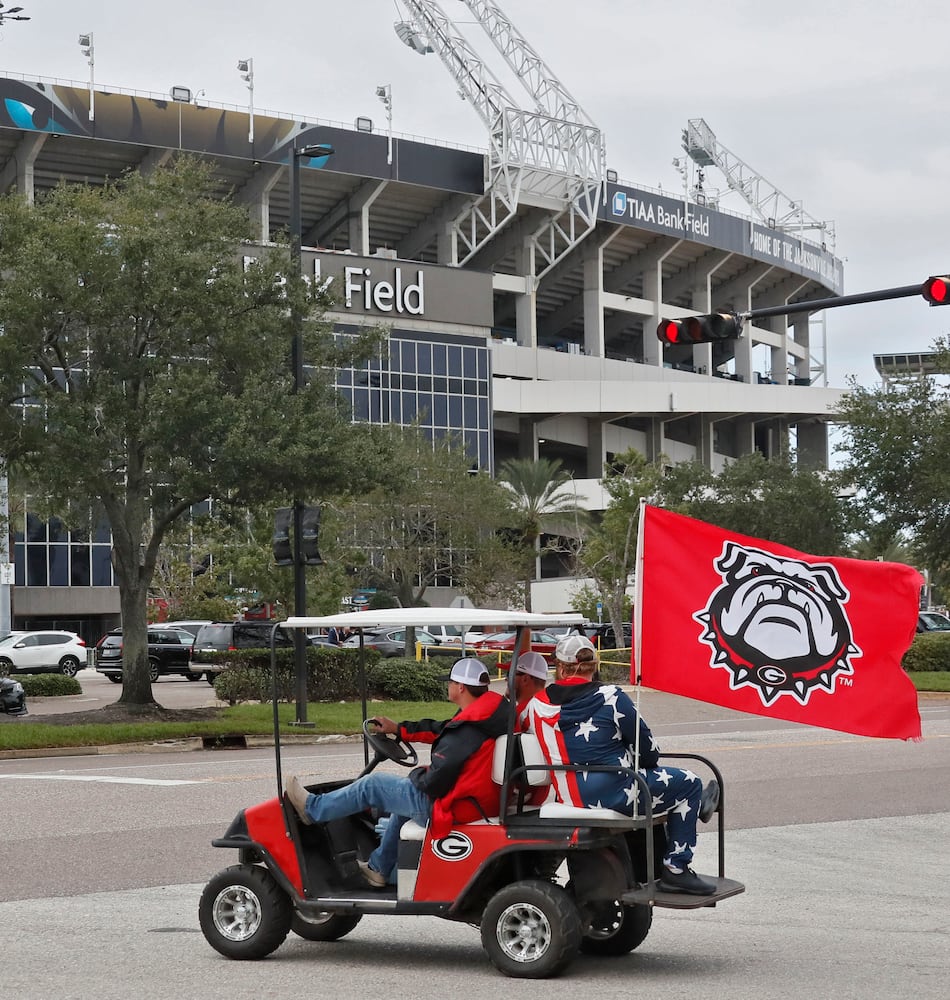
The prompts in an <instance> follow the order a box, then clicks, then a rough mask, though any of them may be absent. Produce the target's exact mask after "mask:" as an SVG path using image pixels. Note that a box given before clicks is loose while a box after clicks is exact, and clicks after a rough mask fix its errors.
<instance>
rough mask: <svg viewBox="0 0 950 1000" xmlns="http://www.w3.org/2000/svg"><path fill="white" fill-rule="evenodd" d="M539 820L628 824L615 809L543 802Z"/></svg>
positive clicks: (624, 816)
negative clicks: (599, 821) (591, 820)
mask: <svg viewBox="0 0 950 1000" xmlns="http://www.w3.org/2000/svg"><path fill="white" fill-rule="evenodd" d="M541 819H569V820H571V821H572V822H573V821H575V820H576V821H577V822H579V823H583V822H584V820H585V819H619V820H622V821H623V822H625V823H626V822H629V820H630V817H629V816H628V815H626V813H622V812H617V810H616V809H604V808H602V807H599V806H568V805H564V803H563V802H545V803H544V805H543V806H541Z"/></svg>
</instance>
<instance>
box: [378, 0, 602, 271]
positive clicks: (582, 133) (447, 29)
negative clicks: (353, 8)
mask: <svg viewBox="0 0 950 1000" xmlns="http://www.w3.org/2000/svg"><path fill="white" fill-rule="evenodd" d="M462 2H463V3H465V5H466V7H467V8H468V9H469V11H470V12H471V14H472V15H473V17H474V19H475V22H476V23H477V24H478V25H479V26H480V27H481V28H482V29H483V30H484V31H485V33H486V34H487V35H488V37H489V39H490V40H491V41H492V43H493V44H494V45H495V47H496V48H497V49H498V51H499V53H500V54H501V55H502V57H503V58H504V60H505V62H506V63H507V64H508V66H509V68H510V69H511V70H512V72H513V73H514V75H515V77H516V78H517V79H518V80H520V81H521V83H522V84H523V85H524V87H525V88H526V89H527V91H528V93H529V94H530V95H531V97H532V107H531V109H530V110H527V109H523V108H521V107H520V106H519V105H518V103H517V102H516V101H515V99H514V98H513V97H512V95H511V94H510V93H509V92H508V91H507V90H506V88H505V87H504V85H503V84H502V83H501V81H500V80H498V78H497V77H496V76H495V74H494V73H493V72H492V71H491V70H490V69H489V67H488V66H486V64H485V62H484V61H483V60H482V59H481V57H480V56H479V55H478V53H477V52H475V50H474V49H473V48H472V46H471V45H470V44H469V43H468V41H466V39H465V38H464V37H463V36H462V34H461V33H460V32H459V30H458V28H457V26H456V25H455V24H454V23H453V22H452V20H451V19H450V18H449V17H448V15H447V14H446V13H445V11H444V10H443V9H442V8H441V7H440V6H439V4H438V3H436V2H435V0H403V3H404V5H405V7H406V8H407V10H408V11H409V13H410V20H408V21H401V22H397V24H396V25H395V28H396V34H397V35H398V36H399V38H400V39H401V40H402V41H403V42H404V43H405V44H406V45H408V46H409V47H410V48H412V49H413V50H414V51H416V52H418V53H420V54H423V55H424V54H426V53H427V52H434V53H436V54H437V55H438V56H439V58H440V59H441V60H442V63H443V65H444V66H445V67H446V69H447V70H448V71H449V73H450V74H451V76H452V78H453V79H454V81H455V83H456V86H457V87H458V91H459V94H460V95H461V96H462V97H463V98H465V99H466V100H467V101H468V102H469V103H470V104H471V105H472V107H473V108H474V109H475V111H476V112H477V113H478V115H479V117H480V118H481V119H482V121H483V122H484V123H485V126H486V128H487V129H488V136H489V154H488V176H487V178H486V189H485V193H484V195H483V196H482V197H481V198H480V199H479V200H478V201H477V202H475V204H473V205H471V206H469V207H467V208H466V209H465V211H464V212H463V213H462V214H461V215H459V216H458V217H457V218H456V219H455V220H454V222H453V233H454V235H455V237H456V240H457V246H458V250H457V252H456V263H458V264H464V263H466V261H468V260H470V259H471V258H472V257H473V256H474V255H475V254H476V253H478V252H479V251H480V250H481V249H482V248H484V247H485V246H486V245H487V244H488V242H489V241H490V240H491V239H492V238H493V237H494V236H495V235H496V234H497V233H498V232H500V230H501V229H503V228H504V227H505V226H506V225H507V224H508V223H509V222H510V221H511V220H512V219H513V218H514V217H515V215H516V214H517V211H518V206H519V204H523V205H530V206H534V207H539V208H542V209H545V210H547V216H546V219H545V221H544V222H543V223H542V224H541V225H540V226H539V227H538V228H537V229H536V230H535V231H534V232H533V233H532V234H531V235H530V246H531V249H532V251H533V256H534V264H533V266H532V273H533V276H534V278H535V279H536V280H538V279H540V278H541V277H542V276H543V275H544V274H545V273H547V271H549V270H550V269H551V268H552V267H553V266H554V265H555V264H556V263H557V262H558V261H559V260H561V259H562V258H563V257H564V256H565V255H566V254H567V253H568V252H569V251H570V250H571V249H572V248H573V247H574V246H576V245H577V244H578V243H579V242H580V241H581V240H582V239H584V238H585V237H586V236H587V235H588V234H589V233H590V232H592V231H593V229H594V226H595V225H596V224H597V208H598V204H599V201H600V198H601V196H602V194H603V176H604V164H605V147H604V138H603V134H602V133H601V131H600V129H599V128H597V126H596V125H595V124H594V123H593V122H592V121H591V119H590V118H589V117H588V116H587V115H586V114H585V113H584V112H583V110H582V109H581V107H580V105H579V104H578V102H577V101H576V100H574V98H573V97H572V96H571V95H570V93H569V92H568V90H567V89H566V88H565V87H564V86H563V85H562V84H561V83H560V81H558V79H557V78H556V77H555V76H554V74H553V73H552V72H551V70H550V69H549V68H548V66H547V64H546V63H545V62H544V61H543V60H542V59H541V57H540V56H539V55H538V54H537V52H536V51H535V50H534V49H533V48H532V47H531V45H530V44H529V43H528V42H527V40H526V39H525V38H524V36H523V35H522V34H521V33H520V32H519V31H518V30H517V28H515V26H514V25H513V24H512V23H511V21H510V20H509V19H508V17H507V16H506V15H505V14H504V13H503V12H502V11H501V9H500V8H499V7H498V5H497V4H494V3H489V2H484V0H481V2H480V0H462Z"/></svg>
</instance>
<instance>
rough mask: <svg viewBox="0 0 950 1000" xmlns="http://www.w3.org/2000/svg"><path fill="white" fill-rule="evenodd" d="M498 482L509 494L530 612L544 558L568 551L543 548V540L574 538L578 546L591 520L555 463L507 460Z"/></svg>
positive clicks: (567, 475)
mask: <svg viewBox="0 0 950 1000" xmlns="http://www.w3.org/2000/svg"><path fill="white" fill-rule="evenodd" d="M498 479H499V481H500V482H502V483H503V484H504V485H505V486H506V487H507V488H508V491H509V505H510V508H511V513H512V515H513V522H512V524H511V527H512V530H513V532H514V534H515V536H516V538H517V541H518V546H519V548H520V550H521V554H522V560H523V572H524V576H525V579H524V603H525V610H526V611H530V610H531V581H532V579H536V578H537V577H538V576H539V575H540V560H541V556H542V555H543V554H544V553H545V552H554V551H564V550H565V548H564V546H563V544H561V543H560V542H553V543H552V544H549V545H546V546H544V547H542V545H541V536H542V535H544V534H548V535H552V536H555V537H556V538H571V539H574V540H575V543H577V542H579V541H580V539H581V538H582V537H583V532H584V527H585V525H586V524H587V521H588V517H587V513H586V511H584V510H583V509H582V508H581V507H580V505H579V503H578V499H577V491H576V490H575V489H574V481H573V479H572V478H571V475H570V473H569V472H567V470H566V469H564V468H562V467H561V463H560V461H558V460H556V459H554V460H552V459H548V458H539V459H537V461H535V460H533V459H530V458H511V459H508V461H507V462H504V463H503V464H502V466H501V468H500V469H499V470H498Z"/></svg>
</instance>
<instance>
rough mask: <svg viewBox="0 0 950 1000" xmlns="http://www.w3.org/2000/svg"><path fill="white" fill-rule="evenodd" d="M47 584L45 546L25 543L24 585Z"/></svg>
mask: <svg viewBox="0 0 950 1000" xmlns="http://www.w3.org/2000/svg"><path fill="white" fill-rule="evenodd" d="M47 584H48V576H47V566H46V546H45V545H27V547H26V585H27V586H28V587H45V586H47Z"/></svg>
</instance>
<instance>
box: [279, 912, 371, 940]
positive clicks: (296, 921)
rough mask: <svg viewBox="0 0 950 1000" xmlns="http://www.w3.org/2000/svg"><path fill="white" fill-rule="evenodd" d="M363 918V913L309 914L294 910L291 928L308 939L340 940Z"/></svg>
mask: <svg viewBox="0 0 950 1000" xmlns="http://www.w3.org/2000/svg"><path fill="white" fill-rule="evenodd" d="M362 919H363V914H362V913H326V912H324V913H320V914H318V915H316V916H309V915H305V914H303V913H301V912H300V911H299V910H294V916H293V920H292V921H291V924H290V929H291V930H292V931H293V932H294V934H296V935H297V936H298V937H302V938H305V939H306V940H307V941H339V939H340V938H341V937H345V936H346V935H347V934H349V933H350V931H351V930H353V928H354V927H355V926H356V925H357V924H358V923H359V922H360V921H361V920H362Z"/></svg>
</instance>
